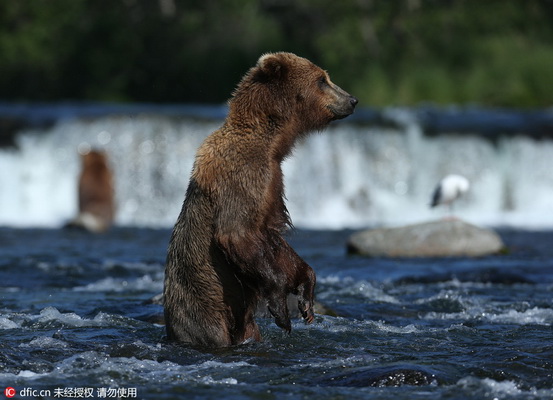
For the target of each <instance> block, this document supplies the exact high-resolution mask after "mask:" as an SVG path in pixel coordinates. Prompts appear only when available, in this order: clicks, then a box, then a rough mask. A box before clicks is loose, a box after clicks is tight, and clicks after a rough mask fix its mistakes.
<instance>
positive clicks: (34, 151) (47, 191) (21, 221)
mask: <svg viewBox="0 0 553 400" xmlns="http://www.w3.org/2000/svg"><path fill="white" fill-rule="evenodd" d="M384 115H385V117H386V120H387V121H388V122H390V121H391V122H393V123H386V124H375V123H371V124H368V123H363V122H362V121H358V120H357V121H356V120H355V119H352V121H351V122H348V120H347V119H346V120H344V121H339V122H335V123H333V124H331V126H330V127H329V128H328V129H327V130H325V131H324V132H322V133H315V134H313V135H310V136H308V137H307V138H305V139H302V140H301V141H300V142H298V143H297V146H296V148H295V150H294V152H293V154H292V155H291V156H290V157H289V158H288V159H286V160H285V162H284V163H283V171H284V176H285V187H286V197H287V205H288V208H289V211H290V214H291V216H292V220H293V222H294V224H295V225H296V226H297V227H302V228H321V229H322V228H325V229H328V228H332V229H334V228H335V229H339V228H360V227H365V226H375V225H401V224H406V223H413V222H421V221H425V220H430V219H438V218H441V217H443V216H446V215H447V210H445V209H430V208H429V202H430V197H431V194H432V191H433V189H434V187H435V185H436V184H437V182H438V181H439V180H440V179H441V178H442V177H443V176H445V175H446V174H449V173H456V174H461V175H464V176H465V177H467V178H468V179H469V180H470V182H471V188H470V191H469V192H468V193H467V195H466V196H465V197H464V198H462V199H461V200H460V201H458V202H457V203H456V205H455V215H456V216H458V217H459V218H462V219H465V220H467V221H469V222H473V223H475V224H480V225H488V226H515V227H523V228H551V227H553V174H552V173H551V160H552V159H553V141H552V140H548V139H543V138H541V139H540V138H534V137H532V136H529V135H522V134H520V135H517V134H509V135H503V136H502V135H499V136H496V137H495V138H494V139H493V140H491V139H489V138H487V137H485V136H482V135H478V134H471V133H469V132H458V133H448V134H440V135H427V134H425V132H424V127H423V125H422V123H421V122H420V121H421V120H420V118H418V117H417V113H415V112H413V111H409V110H398V109H388V110H385V111H384ZM220 124H221V116H220V115H219V114H218V115H217V117H216V118H205V116H203V117H202V118H195V117H194V116H192V115H175V114H174V113H159V112H158V113H152V112H150V113H146V112H134V113H125V112H120V113H116V114H113V113H100V114H99V115H92V116H91V115H86V116H80V117H79V116H77V117H70V118H68V117H66V116H64V118H57V119H54V120H53V121H51V123H50V124H47V125H45V124H37V125H34V126H33V125H30V126H27V127H26V128H24V129H21V130H19V131H17V133H16V134H15V135H14V136H13V142H14V146H5V147H0V183H1V185H2V189H1V190H0V226H15V227H31V226H38V227H58V226H61V225H63V224H64V223H65V222H66V221H67V220H69V219H70V218H72V217H73V216H74V215H75V214H76V212H77V179H78V175H79V172H80V160H79V154H78V152H79V150H81V151H82V150H83V149H86V148H96V149H103V150H105V151H106V152H107V154H108V156H109V161H110V165H111V167H112V169H113V171H114V177H115V192H116V200H117V213H116V223H117V224H118V225H123V226H147V227H170V226H172V225H173V224H174V222H175V220H176V218H177V216H178V213H179V211H180V208H181V205H182V201H183V199H184V194H185V191H186V186H187V183H188V178H189V175H190V171H191V168H192V163H193V159H194V154H195V151H196V149H197V147H198V146H199V145H200V143H201V142H202V140H203V139H204V138H205V137H206V136H207V135H208V134H209V133H211V132H212V131H213V130H215V129H217V128H218V127H219V126H220Z"/></svg>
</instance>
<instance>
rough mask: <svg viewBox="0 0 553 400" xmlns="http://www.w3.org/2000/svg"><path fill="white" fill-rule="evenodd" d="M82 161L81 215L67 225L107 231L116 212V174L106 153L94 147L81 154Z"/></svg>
mask: <svg viewBox="0 0 553 400" xmlns="http://www.w3.org/2000/svg"><path fill="white" fill-rule="evenodd" d="M81 162H82V167H81V168H82V169H81V175H80V177H79V189H78V190H79V192H78V194H79V214H78V215H77V217H75V219H73V220H72V221H71V222H69V224H68V225H67V226H68V227H77V228H83V229H85V230H87V231H90V232H95V233H99V232H104V231H106V230H108V229H109V228H110V227H111V225H112V223H113V218H114V215H115V201H114V190H113V174H112V172H111V170H110V168H109V166H108V160H107V155H106V154H105V153H104V152H101V151H96V150H91V151H89V152H87V153H85V154H81Z"/></svg>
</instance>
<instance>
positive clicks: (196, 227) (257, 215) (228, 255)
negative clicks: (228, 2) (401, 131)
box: [164, 53, 357, 347]
mask: <svg viewBox="0 0 553 400" xmlns="http://www.w3.org/2000/svg"><path fill="white" fill-rule="evenodd" d="M356 104H357V99H356V98H355V97H353V96H351V95H350V94H348V93H346V92H345V91H343V90H342V89H340V88H339V87H338V86H336V85H335V84H333V83H332V82H331V81H330V79H329V77H328V74H327V73H326V72H325V71H324V70H322V69H321V68H319V67H317V66H316V65H314V64H313V63H311V62H310V61H309V60H306V59H305V58H301V57H298V56H296V55H294V54H291V53H272V54H265V55H263V56H262V57H261V58H260V59H259V60H258V62H257V65H256V66H255V67H253V68H251V69H250V70H249V71H248V72H247V73H246V75H245V76H244V77H243V78H242V81H241V82H240V84H239V85H238V87H237V89H236V90H235V92H234V94H233V98H232V99H231V100H230V101H229V114H228V116H227V118H226V120H225V122H224V124H223V126H222V127H221V128H220V129H218V130H217V131H215V132H213V133H212V134H211V135H210V136H209V137H207V139H206V140H205V141H204V143H203V144H202V145H201V146H200V148H199V149H198V151H197V153H196V160H195V163H194V168H193V170H192V176H191V178H190V182H189V186H188V189H187V192H186V198H185V200H184V204H183V207H182V211H181V213H180V215H179V217H178V220H177V222H176V224H175V227H174V230H173V234H172V236H171V241H170V244H169V250H168V254H167V264H166V269H165V288H164V306H165V321H166V327H167V336H168V338H169V339H170V340H177V341H180V342H185V343H190V344H192V345H199V346H209V347H224V346H230V345H235V344H240V343H243V342H245V341H248V340H252V339H253V340H257V341H259V340H260V339H261V336H260V333H259V328H258V326H257V324H256V323H255V320H254V313H255V309H256V307H257V305H258V303H259V302H260V300H263V301H266V302H267V306H268V309H269V311H270V313H271V315H272V316H273V317H274V318H275V322H276V324H277V325H278V326H279V327H281V328H283V329H284V330H286V331H288V332H289V331H290V330H291V324H290V316H289V312H288V306H287V301H286V298H287V295H288V294H289V293H293V294H295V295H297V296H298V306H299V310H300V312H301V314H302V316H303V318H304V319H305V321H306V322H307V323H311V322H312V321H313V318H314V315H313V300H314V288H315V273H314V272H313V270H312V269H311V267H310V266H309V265H308V264H307V263H306V262H305V261H303V260H302V259H301V258H300V257H299V256H298V255H297V254H296V252H295V251H294V250H293V249H292V248H291V247H290V246H289V245H288V243H287V242H286V241H285V240H284V238H283V236H282V235H283V233H284V231H285V230H286V229H287V228H288V227H289V226H291V221H290V219H289V215H288V211H287V210H286V206H285V205H284V198H283V197H284V187H283V182H282V170H281V162H282V160H283V159H284V158H285V157H286V156H287V155H288V154H289V153H290V151H291V149H292V146H293V145H294V142H295V141H296V139H297V138H298V137H301V136H302V135H305V134H307V133H309V132H310V131H314V130H320V129H322V128H324V127H325V126H326V125H327V124H328V123H330V122H331V121H333V120H336V119H340V118H344V117H346V116H348V115H350V114H351V113H352V112H353V110H354V108H355V105H356Z"/></svg>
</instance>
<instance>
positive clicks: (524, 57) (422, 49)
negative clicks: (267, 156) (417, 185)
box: [0, 0, 553, 107]
mask: <svg viewBox="0 0 553 400" xmlns="http://www.w3.org/2000/svg"><path fill="white" fill-rule="evenodd" d="M278 50H285V51H292V52H295V53H297V54H299V55H302V56H305V57H307V58H310V59H312V60H313V61H314V62H316V63H318V64H319V65H321V66H322V67H323V68H325V69H327V70H328V71H329V72H330V73H331V77H332V78H333V80H334V81H335V82H337V83H338V84H339V85H340V86H342V87H343V88H345V89H347V90H348V91H350V92H352V93H355V94H356V95H357V96H358V97H359V98H360V99H361V101H362V103H363V104H364V105H374V106H382V105H390V104H397V105H413V104H418V103H420V102H423V101H429V102H433V103H437V104H448V103H478V104H482V105H488V106H514V107H544V106H550V105H551V103H552V94H551V88H552V87H553V73H552V71H553V1H552V0H486V1H482V0H340V1H337V0H302V1H296V0H259V1H256V0H186V1H184V0H182V1H181V0H18V1H15V0H14V1H2V2H0V71H1V72H2V73H1V74H0V100H2V101H56V100H100V101H140V102H194V103H198V102H223V101H225V100H226V99H227V98H228V97H229V95H230V92H231V91H232V89H233V88H234V86H235V85H236V83H237V82H238V80H239V79H240V77H241V76H242V74H243V73H244V72H245V71H246V69H247V68H249V67H250V66H252V65H253V64H254V63H255V61H256V60H257V58H258V57H259V55H260V54H261V53H263V52H267V51H278Z"/></svg>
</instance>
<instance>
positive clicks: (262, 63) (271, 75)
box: [257, 53, 288, 81]
mask: <svg viewBox="0 0 553 400" xmlns="http://www.w3.org/2000/svg"><path fill="white" fill-rule="evenodd" d="M257 68H258V73H257V77H258V78H259V79H261V80H264V81H269V80H272V79H282V78H283V77H284V76H285V75H286V73H287V70H288V67H287V65H286V63H285V61H284V60H283V59H282V57H281V56H280V55H279V54H275V53H268V54H264V55H262V56H261V57H260V58H259V60H258V61H257Z"/></svg>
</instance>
